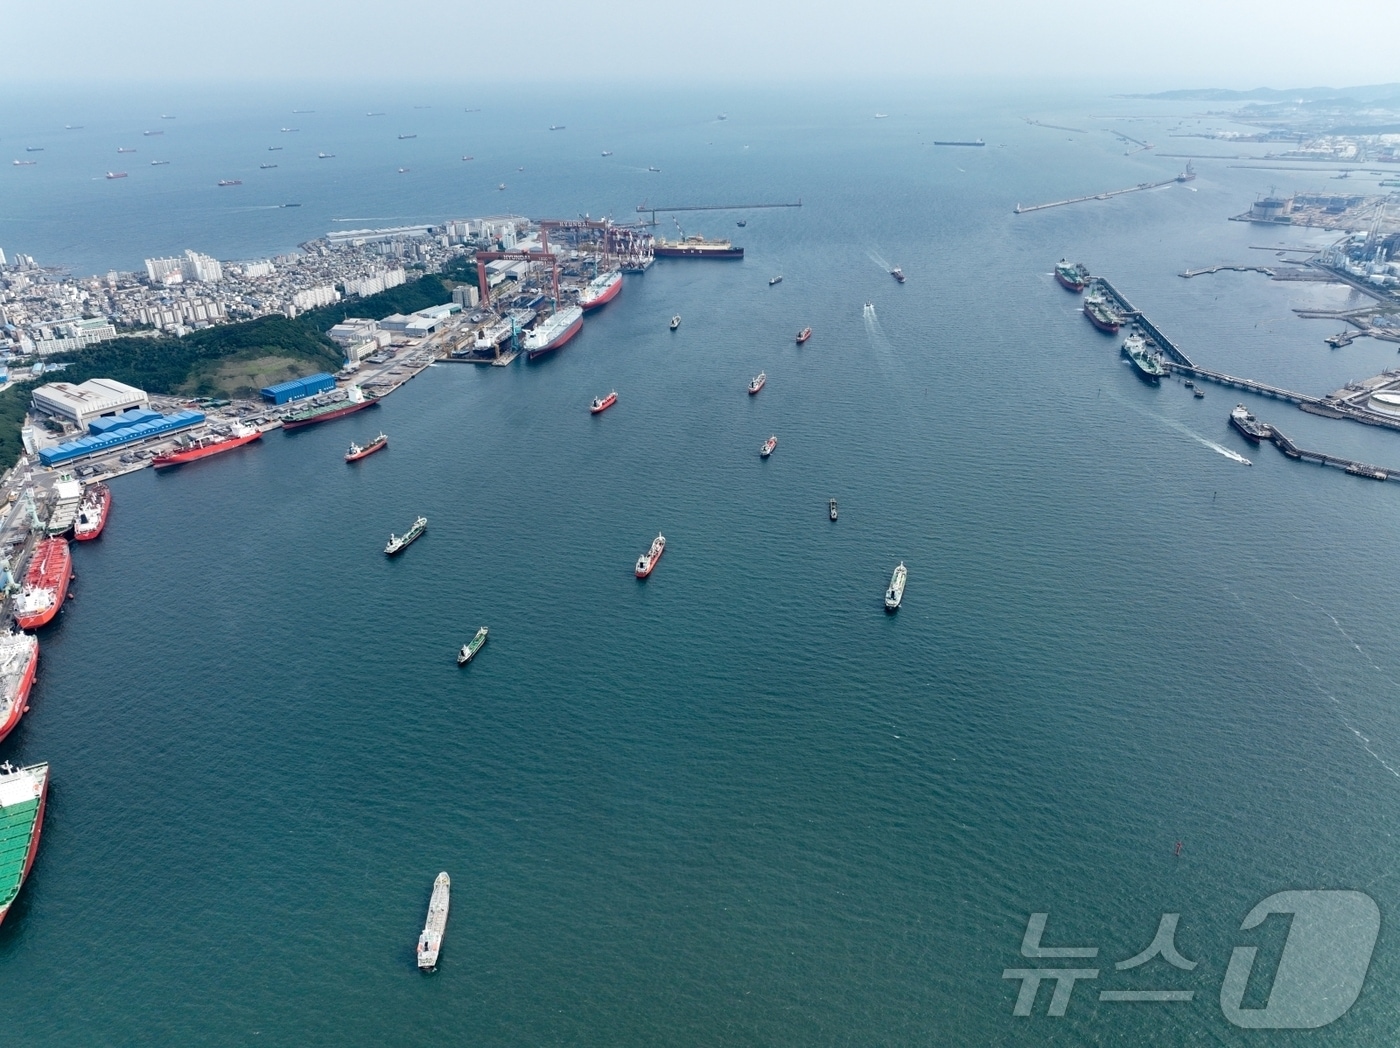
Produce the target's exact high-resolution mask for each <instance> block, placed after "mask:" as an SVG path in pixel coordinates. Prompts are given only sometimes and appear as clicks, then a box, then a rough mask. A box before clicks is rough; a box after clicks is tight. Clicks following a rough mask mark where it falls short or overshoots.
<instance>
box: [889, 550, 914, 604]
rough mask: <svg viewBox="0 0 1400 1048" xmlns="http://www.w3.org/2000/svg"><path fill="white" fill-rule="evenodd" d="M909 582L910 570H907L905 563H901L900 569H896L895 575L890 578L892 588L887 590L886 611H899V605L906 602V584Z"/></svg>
mask: <svg viewBox="0 0 1400 1048" xmlns="http://www.w3.org/2000/svg"><path fill="white" fill-rule="evenodd" d="M908 580H909V570H908V569H907V568H905V566H904V561H902V560H901V561H900V562H899V567H897V568H895V569H894V574H893V575H891V576H890V588H889V589H887V590H885V610H886V611H898V610H899V604H900V602H901V601H902V600H904V584H905V582H907V581H908Z"/></svg>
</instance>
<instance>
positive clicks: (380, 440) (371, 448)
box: [345, 433, 389, 462]
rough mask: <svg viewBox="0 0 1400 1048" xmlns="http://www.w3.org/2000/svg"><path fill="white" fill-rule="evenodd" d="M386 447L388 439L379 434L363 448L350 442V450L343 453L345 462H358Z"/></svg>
mask: <svg viewBox="0 0 1400 1048" xmlns="http://www.w3.org/2000/svg"><path fill="white" fill-rule="evenodd" d="M388 446H389V438H388V437H387V436H386V435H385V434H383V433H381V434H379V436H377V437H375V438H374V439H373V440H371V441H370V442H369V443H368V444H366V445H365V446H364V447H361V446H360V445H359V444H356V443H355V442H354V441H351V442H350V450H349V451H347V452H346V453H345V461H346V462H359V461H360V459H362V458H365V457H366V456H367V455H373V454H374V453H375V452H376V451H379V450H380V449H381V448H387V447H388Z"/></svg>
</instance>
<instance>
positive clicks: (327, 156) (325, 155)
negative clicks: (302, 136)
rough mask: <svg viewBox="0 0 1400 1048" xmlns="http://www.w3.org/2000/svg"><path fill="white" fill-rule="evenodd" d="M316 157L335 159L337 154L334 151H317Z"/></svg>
mask: <svg viewBox="0 0 1400 1048" xmlns="http://www.w3.org/2000/svg"><path fill="white" fill-rule="evenodd" d="M316 159H317V160H334V159H335V154H334V153H317V154H316Z"/></svg>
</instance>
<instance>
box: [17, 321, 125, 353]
mask: <svg viewBox="0 0 1400 1048" xmlns="http://www.w3.org/2000/svg"><path fill="white" fill-rule="evenodd" d="M54 326H55V328H56V329H57V333H56V334H54V335H53V336H52V337H49V338H41V339H35V340H34V352H35V353H36V354H38V355H39V356H41V357H48V356H53V355H54V354H55V353H72V352H74V351H75V350H79V349H83V348H85V347H87V346H95V345H97V343H99V342H105V341H106V340H107V339H109V338H116V337H117V329H116V328H115V327H113V326H112V325H111V324H109V323H108V322H107V321H105V320H103V319H102V318H101V317H91V318H88V319H84V320H66V321H63V322H61V323H59V324H56V325H54Z"/></svg>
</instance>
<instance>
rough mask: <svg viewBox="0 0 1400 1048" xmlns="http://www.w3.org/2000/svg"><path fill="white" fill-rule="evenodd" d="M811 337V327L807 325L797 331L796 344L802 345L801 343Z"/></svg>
mask: <svg viewBox="0 0 1400 1048" xmlns="http://www.w3.org/2000/svg"><path fill="white" fill-rule="evenodd" d="M811 337H812V329H811V328H809V327H805V328H803V329H802V330H801V331H799V332H798V333H797V344H798V345H799V346H800V345H802V343H804V342H806V341H807V340H808V339H809V338H811Z"/></svg>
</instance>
